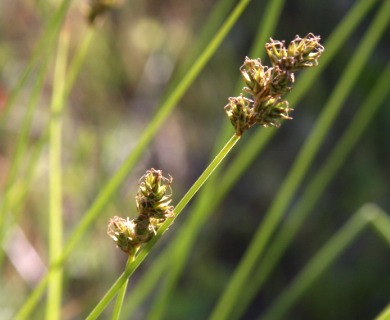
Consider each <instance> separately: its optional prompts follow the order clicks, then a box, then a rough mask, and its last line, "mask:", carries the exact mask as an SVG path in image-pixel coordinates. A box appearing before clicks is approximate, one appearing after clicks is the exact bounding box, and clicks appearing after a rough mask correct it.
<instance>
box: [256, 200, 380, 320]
mask: <svg viewBox="0 0 390 320" xmlns="http://www.w3.org/2000/svg"><path fill="white" fill-rule="evenodd" d="M377 210H378V209H377V207H376V206H375V205H372V204H366V205H365V206H363V207H362V208H361V209H360V210H359V211H357V212H356V213H355V214H354V215H353V216H352V217H351V218H350V220H349V221H348V222H347V223H346V224H345V225H344V226H343V227H342V228H341V229H340V230H339V231H338V232H337V233H336V234H335V235H334V236H333V237H331V238H330V239H329V240H328V241H327V242H326V244H325V245H324V246H323V247H322V249H320V250H318V251H317V253H316V254H315V255H314V257H313V258H312V259H311V260H310V261H309V262H308V263H307V264H306V266H305V267H304V268H303V270H302V271H301V272H300V273H299V274H298V275H297V277H296V278H295V279H294V280H293V282H292V283H291V285H290V286H289V287H287V288H286V289H284V290H283V292H282V294H281V295H280V297H279V298H278V299H276V301H275V302H274V303H273V304H272V306H271V307H270V308H269V310H268V311H267V312H266V313H265V315H264V316H262V317H260V318H259V319H269V320H271V319H272V320H276V319H283V316H284V315H285V314H286V312H287V310H288V308H290V307H291V306H292V305H293V304H294V303H295V302H296V300H297V299H298V298H299V297H301V296H302V294H303V293H304V292H305V291H306V290H307V289H308V288H309V287H310V285H312V284H313V282H314V281H315V280H317V279H318V278H319V277H320V276H321V274H322V273H324V271H325V270H326V269H327V268H329V267H330V265H331V264H332V263H333V262H334V261H335V260H336V259H337V258H338V257H339V256H340V255H341V254H342V253H343V252H344V251H345V250H346V249H347V248H348V246H349V245H350V244H351V243H352V241H354V240H355V239H356V238H357V237H358V236H359V234H360V232H361V231H362V230H363V229H364V228H365V227H366V226H367V225H368V223H369V221H370V220H371V219H373V217H374V216H375V215H376V211H377Z"/></svg>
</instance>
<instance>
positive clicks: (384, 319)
mask: <svg viewBox="0 0 390 320" xmlns="http://www.w3.org/2000/svg"><path fill="white" fill-rule="evenodd" d="M388 319H390V303H389V304H388V305H387V306H386V308H385V309H384V310H383V311H382V312H381V313H380V314H379V315H378V316H377V317H376V318H375V320H388Z"/></svg>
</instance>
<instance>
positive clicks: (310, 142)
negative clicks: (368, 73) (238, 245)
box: [211, 1, 390, 320]
mask: <svg viewBox="0 0 390 320" xmlns="http://www.w3.org/2000/svg"><path fill="white" fill-rule="evenodd" d="M389 6H390V1H385V2H383V4H382V7H381V8H380V9H379V12H378V14H377V16H376V17H375V20H374V22H373V23H372V25H371V26H370V28H369V30H368V31H367V32H366V34H365V36H364V39H363V40H362V42H361V44H360V46H359V48H358V50H357V51H356V52H355V54H354V55H353V56H352V57H351V60H350V62H349V63H348V66H347V68H346V70H345V72H344V73H343V75H342V77H341V79H340V81H339V82H338V84H337V86H336V88H335V90H334V91H333V93H332V94H331V96H330V98H329V100H328V102H327V103H326V105H325V108H324V110H323V112H322V113H321V115H320V117H319V119H318V121H317V124H316V126H315V127H314V129H313V130H312V132H311V134H310V135H309V137H308V139H307V140H306V142H305V145H304V146H303V148H302V150H301V151H300V152H299V154H298V156H297V158H296V160H295V162H294V164H293V166H292V168H291V169H290V172H289V174H288V176H287V178H286V179H285V181H284V182H283V184H282V186H281V188H280V190H279V192H278V194H277V196H276V197H275V198H274V200H273V203H272V205H271V207H270V209H269V210H268V211H267V213H266V214H265V218H264V220H263V222H262V223H261V224H260V226H259V228H258V229H257V231H256V233H255V236H254V238H253V240H252V242H251V243H250V245H249V247H248V249H247V250H246V252H245V254H244V257H243V258H242V260H241V261H240V264H239V266H238V267H237V269H236V271H235V272H234V275H233V277H232V278H231V281H230V282H229V284H228V286H227V288H226V290H224V292H223V294H222V297H221V299H220V300H219V302H218V303H217V306H216V307H215V309H214V311H213V313H212V316H211V318H212V319H213V320H215V319H218V320H219V319H227V318H228V317H229V315H230V312H231V310H232V309H233V307H234V305H235V304H236V303H238V302H239V296H240V295H241V292H242V290H244V288H245V285H246V283H247V282H248V281H249V277H250V275H251V274H252V272H253V268H254V266H255V264H256V261H258V259H259V258H260V256H261V255H262V254H263V251H264V249H265V247H266V245H267V243H268V241H269V239H270V237H271V236H272V234H273V233H274V231H275V229H276V227H277V226H278V224H279V222H280V220H281V219H282V217H283V213H284V211H285V210H286V208H287V206H288V205H289V203H290V201H291V199H292V197H293V196H294V194H295V192H296V189H297V188H298V187H299V185H300V183H301V181H302V179H303V177H304V176H305V174H306V171H307V170H308V169H309V166H310V164H311V162H312V161H313V159H314V156H315V155H316V153H317V151H318V150H319V148H320V145H321V143H322V141H323V140H324V138H325V136H326V133H327V131H328V130H329V128H330V127H331V124H332V123H333V121H334V120H335V117H336V116H337V113H338V112H339V110H340V108H341V106H342V104H343V102H344V100H345V99H346V97H347V95H348V93H349V92H350V90H351V88H352V85H353V84H354V83H355V81H356V80H357V77H358V75H359V73H360V72H361V70H362V68H363V66H364V64H365V61H366V60H367V59H368V58H369V56H370V54H371V53H372V51H373V49H374V47H375V45H376V44H377V42H378V41H379V39H380V37H381V36H382V34H383V32H384V30H385V29H386V26H387V24H388V20H389V15H388V12H389V10H390V7H389Z"/></svg>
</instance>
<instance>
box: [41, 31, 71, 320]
mask: <svg viewBox="0 0 390 320" xmlns="http://www.w3.org/2000/svg"><path fill="white" fill-rule="evenodd" d="M68 45H69V36H68V34H67V30H66V29H63V31H62V33H61V35H60V37H59V45H58V52H57V58H56V64H55V70H54V83H53V96H52V101H51V120H50V142H49V157H50V169H49V170H50V174H49V261H50V262H53V261H55V260H56V259H57V257H58V254H59V253H60V252H61V250H62V238H63V225H62V168H61V148H62V110H63V106H64V87H65V73H66V61H67V52H68ZM61 298H62V270H61V269H57V270H56V271H55V272H53V273H52V275H51V276H50V279H49V285H48V297H47V304H46V319H54V320H55V319H60V314H61Z"/></svg>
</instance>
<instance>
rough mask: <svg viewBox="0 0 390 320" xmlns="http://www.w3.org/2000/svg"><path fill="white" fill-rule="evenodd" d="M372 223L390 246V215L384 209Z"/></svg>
mask: <svg viewBox="0 0 390 320" xmlns="http://www.w3.org/2000/svg"><path fill="white" fill-rule="evenodd" d="M371 223H372V227H373V228H374V230H375V231H376V232H377V233H378V235H380V236H381V237H382V238H383V240H384V241H385V242H386V243H387V245H389V246H390V217H389V216H388V215H387V214H386V213H385V212H384V211H380V212H378V215H377V217H376V219H375V220H371Z"/></svg>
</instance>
